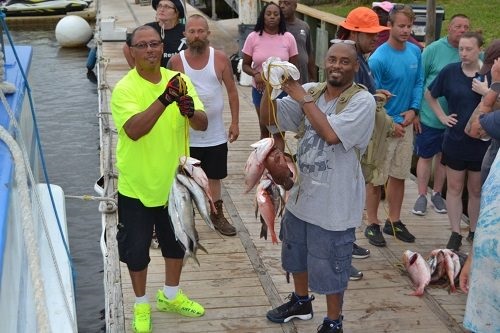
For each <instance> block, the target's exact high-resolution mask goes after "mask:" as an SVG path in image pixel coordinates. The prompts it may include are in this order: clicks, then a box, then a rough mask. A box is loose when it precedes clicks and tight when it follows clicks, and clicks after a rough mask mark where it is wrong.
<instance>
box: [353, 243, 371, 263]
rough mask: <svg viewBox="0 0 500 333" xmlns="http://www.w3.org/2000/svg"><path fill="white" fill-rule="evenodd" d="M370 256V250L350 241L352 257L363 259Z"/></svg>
mask: <svg viewBox="0 0 500 333" xmlns="http://www.w3.org/2000/svg"><path fill="white" fill-rule="evenodd" d="M369 256H370V250H368V249H365V248H362V247H361V246H359V245H357V244H356V243H352V257H353V258H356V259H365V258H368V257H369Z"/></svg>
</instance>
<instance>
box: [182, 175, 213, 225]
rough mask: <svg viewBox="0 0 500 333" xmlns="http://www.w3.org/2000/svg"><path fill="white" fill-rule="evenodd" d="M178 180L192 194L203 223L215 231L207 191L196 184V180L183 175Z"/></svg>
mask: <svg viewBox="0 0 500 333" xmlns="http://www.w3.org/2000/svg"><path fill="white" fill-rule="evenodd" d="M177 179H178V180H179V182H181V184H183V185H184V186H185V187H186V188H187V189H188V190H189V192H190V193H191V198H192V199H193V201H194V203H195V205H196V208H198V212H199V213H200V215H201V217H202V218H203V221H205V223H206V224H207V225H208V226H209V227H210V229H212V230H214V231H215V227H214V224H213V223H212V220H211V219H210V211H209V209H208V206H207V201H206V200H205V198H206V196H205V191H203V188H202V187H201V186H200V185H198V183H197V182H195V180H194V179H192V178H190V177H188V176H186V175H183V174H182V173H178V174H177Z"/></svg>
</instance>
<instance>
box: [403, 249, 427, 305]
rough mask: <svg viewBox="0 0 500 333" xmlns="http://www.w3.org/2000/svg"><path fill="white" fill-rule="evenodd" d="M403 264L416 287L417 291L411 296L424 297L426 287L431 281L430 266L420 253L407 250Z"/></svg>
mask: <svg viewBox="0 0 500 333" xmlns="http://www.w3.org/2000/svg"><path fill="white" fill-rule="evenodd" d="M403 264H404V266H405V268H406V271H407V272H408V275H409V276H410V279H411V280H412V282H413V286H414V287H415V291H414V292H412V293H411V294H410V295H412V296H422V295H423V294H424V289H425V287H426V286H427V285H428V284H429V282H430V280H431V270H430V268H429V264H428V263H427V261H425V260H424V258H423V257H422V256H421V255H420V254H419V253H417V252H412V251H410V250H406V251H405V252H404V253H403Z"/></svg>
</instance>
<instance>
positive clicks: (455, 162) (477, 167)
mask: <svg viewBox="0 0 500 333" xmlns="http://www.w3.org/2000/svg"><path fill="white" fill-rule="evenodd" d="M441 164H443V165H446V166H447V167H448V168H450V169H453V170H456V171H464V170H468V171H481V164H482V161H464V160H460V159H456V158H453V157H450V156H449V155H446V154H445V153H443V155H442V156H441Z"/></svg>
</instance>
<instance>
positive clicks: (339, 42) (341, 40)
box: [330, 38, 356, 46]
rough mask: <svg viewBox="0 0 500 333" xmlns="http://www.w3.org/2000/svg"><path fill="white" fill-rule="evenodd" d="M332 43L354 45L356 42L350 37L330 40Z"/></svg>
mask: <svg viewBox="0 0 500 333" xmlns="http://www.w3.org/2000/svg"><path fill="white" fill-rule="evenodd" d="M330 43H332V44H347V45H352V46H354V45H356V42H355V41H353V40H350V39H338V38H335V39H332V40H330Z"/></svg>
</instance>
